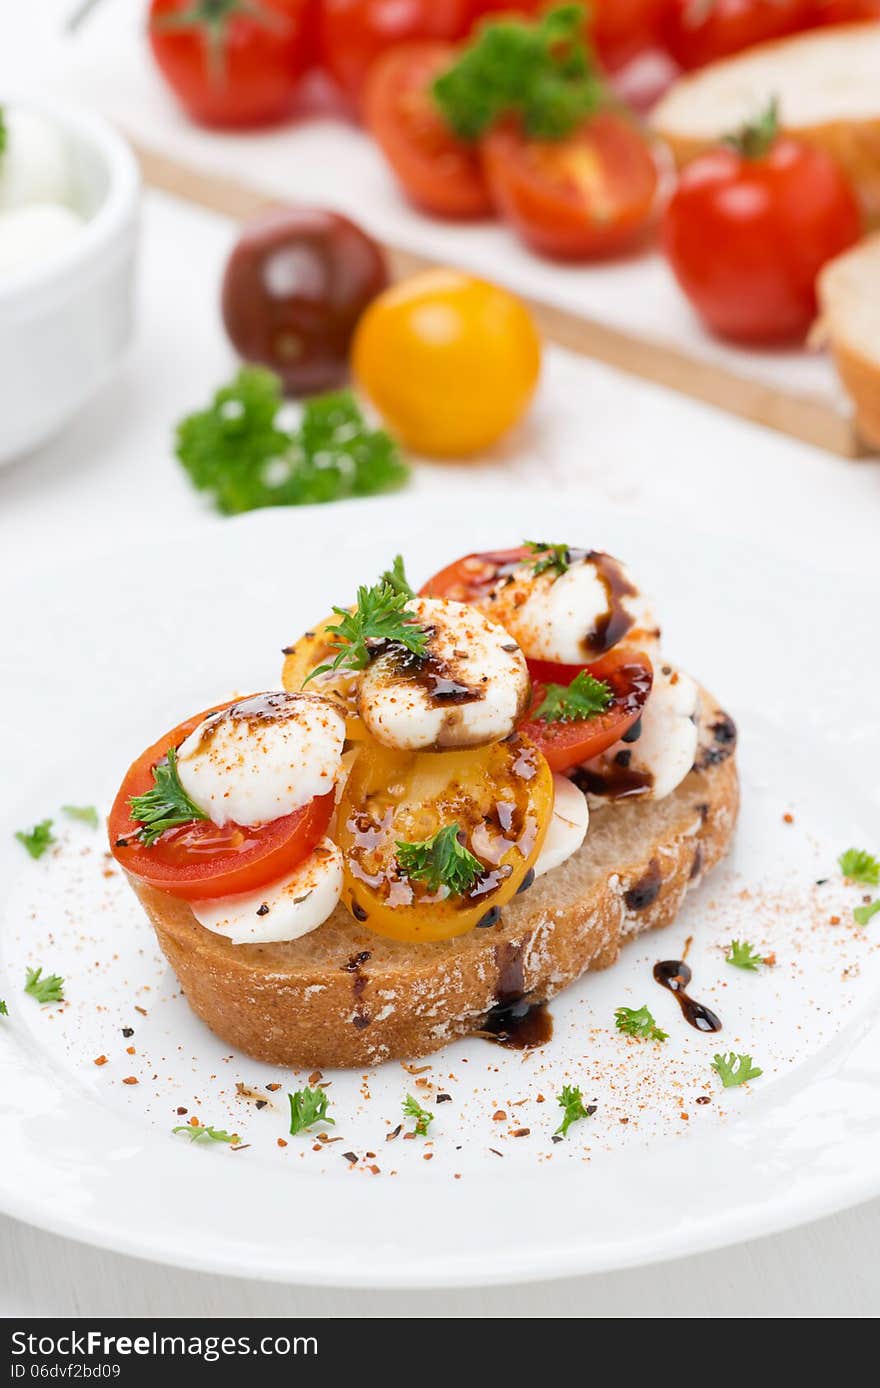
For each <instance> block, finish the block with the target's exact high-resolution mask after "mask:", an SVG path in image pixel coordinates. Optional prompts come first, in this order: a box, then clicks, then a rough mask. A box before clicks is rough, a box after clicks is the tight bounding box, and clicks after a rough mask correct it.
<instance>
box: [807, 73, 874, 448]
mask: <svg viewBox="0 0 880 1388" xmlns="http://www.w3.org/2000/svg"><path fill="white" fill-rule="evenodd" d="M877 81H878V83H880V70H878V74H877ZM816 289H817V292H818V295H819V308H820V311H821V315H822V317H821V334H822V336H823V337H827V338H828V340H829V342H830V344H831V351H832V353H833V355H834V361H835V364H836V366H837V370H838V372H839V373H840V379H841V380H842V381H843V384H844V386H845V387H846V389H847V391H848V392H849V394H850V395H851V396H852V399H853V402H854V404H855V407H856V421H857V423H858V428H859V433H860V434H861V435H862V437H863V438H864V440H865V442H866V443H869V444H871V445H872V446H873V447H874V448H880V234H877V235H875V236H869V237H867V238H866V240H864V241H862V242H861V243H860V244H859V245H858V246H854V247H853V248H852V250H850V251H845V252H844V254H843V255H839V256H836V257H835V259H834V260H831V261H829V262H828V264H827V265H826V266H825V267H824V269H823V270H822V272H821V274H820V275H819V278H818V280H817V282H816Z"/></svg>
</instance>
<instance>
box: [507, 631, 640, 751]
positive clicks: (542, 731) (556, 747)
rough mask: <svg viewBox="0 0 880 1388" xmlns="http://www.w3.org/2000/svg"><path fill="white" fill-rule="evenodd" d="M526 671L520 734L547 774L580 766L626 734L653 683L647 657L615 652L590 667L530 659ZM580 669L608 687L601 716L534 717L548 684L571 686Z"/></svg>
mask: <svg viewBox="0 0 880 1388" xmlns="http://www.w3.org/2000/svg"><path fill="white" fill-rule="evenodd" d="M528 666H529V673H530V674H531V676H532V703H531V707H530V709H529V712H528V713H527V714H526V717H525V718H524V720H523V722H522V723H521V724H520V725H519V731H520V732H521V733H523V734H524V735H525V736H526V737H527V738H528V739H529V741H530V742H534V744H535V746H536V747H537V748H538V749H539V750H540V751H541V752H543V754H544V756H545V758H546V760H547V762H548V764H549V766H550V769H551V771H568V770H569V768H570V767H572V766H580V764H581V762H585V761H589V760H590V759H591V758H592V757H597V756H598V755H599V753H600V752H604V751H605V749H606V748H607V747H610V746H611V744H612V743H613V742H617V741H619V739H620V738H621V737H623V735H624V733H627V732H629V730H630V728H631V727H632V726H633V724H634V723H636V722H637V721H638V719H639V718H640V717H641V714H642V710H643V709H644V707H645V704H646V703H647V699H648V695H649V694H650V692H651V684H652V682H653V678H654V672H653V669H652V667H651V662H650V660H649V659H648V657H647V656H646V655H645V654H643V653H642V652H641V651H633V650H629V649H620V648H619V647H618V648H616V649H615V650H613V651H609V652H608V654H607V655H604V656H602V659H601V660H595V661H593V663H592V664H591V665H553V664H551V663H550V662H549V661H546V660H530V661H528ZM581 670H586V671H587V673H588V674H590V675H592V676H593V678H594V679H597V680H604V681H605V683H606V684H608V685H609V686H610V688H611V693H612V699H611V703H610V704H609V705H608V707H607V708H606V709H605V710H604V712H603V713H597V714H596V715H595V716H594V717H593V718H578V719H575V720H573V721H572V722H570V723H562V722H559V723H548V722H546V721H545V720H544V719H543V718H536V717H535V716H534V715H535V711H536V710H537V709H538V708H539V707H540V705H541V703H542V702H543V699H544V695H545V693H546V691H547V685H548V684H562V685H569V684H571V682H572V680H573V679H574V678H575V676H576V675H578V674H580V672H581Z"/></svg>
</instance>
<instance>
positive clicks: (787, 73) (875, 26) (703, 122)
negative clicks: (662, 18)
mask: <svg viewBox="0 0 880 1388" xmlns="http://www.w3.org/2000/svg"><path fill="white" fill-rule="evenodd" d="M772 97H776V98H777V100H778V102H779V112H780V121H781V125H782V128H783V130H785V131H787V132H788V133H789V134H792V135H797V136H799V137H800V138H801V139H804V140H806V141H808V142H810V143H811V144H814V145H818V146H819V147H820V148H822V149H824V150H826V151H827V152H828V153H829V154H831V155H832V156H833V157H834V158H835V159H836V160H837V161H838V163H839V164H841V166H842V167H843V168H844V169H845V170H846V172H847V173H848V174H849V175H850V177H851V178H852V180H853V183H854V184H855V187H856V191H857V192H858V194H859V197H860V200H861V203H862V206H863V208H864V210H865V213H866V216H867V217H868V219H869V221H871V222H875V223H876V222H880V22H877V21H872V22H869V23H866V24H843V25H839V26H835V27H833V28H828V29H816V30H811V31H810V32H808V33H805V34H797V35H795V36H794V37H792V38H785V39H774V40H773V41H772V42H770V43H762V44H759V45H757V46H756V47H755V48H749V49H747V50H746V51H745V52H744V53H738V54H736V55H735V56H734V57H732V58H725V59H723V60H721V61H720V62H716V63H710V64H709V66H708V67H705V68H702V69H701V70H700V71H699V72H696V73H693V74H691V75H689V76H687V77H682V78H681V79H680V80H679V81H677V82H675V83H673V85H672V87H670V89H669V91H668V92H667V93H666V95H665V96H664V97H663V98H662V99H661V100H660V101H659V102H658V104H657V106H656V107H655V108H654V111H653V114H652V116H651V122H652V124H653V126H654V128H655V129H656V130H657V131H658V133H659V134H660V135H661V136H662V137H663V139H664V140H665V141H666V142H667V144H669V145H670V147H671V149H672V152H673V154H674V156H675V159H676V162H677V163H678V164H679V166H681V165H683V164H687V163H688V162H689V161H690V160H691V159H693V158H695V156H696V155H698V154H701V153H702V152H703V150H705V149H707V148H708V147H709V146H711V145H713V144H716V143H717V141H718V140H719V139H720V138H721V137H722V136H723V135H726V134H729V133H730V132H731V131H732V130H735V129H736V128H737V127H738V126H740V125H742V124H743V122H745V121H747V120H753V119H754V118H755V116H756V115H757V114H758V113H759V112H760V111H761V110H762V109H763V108H765V107H766V105H767V103H768V102H769V101H770V99H771V98H772Z"/></svg>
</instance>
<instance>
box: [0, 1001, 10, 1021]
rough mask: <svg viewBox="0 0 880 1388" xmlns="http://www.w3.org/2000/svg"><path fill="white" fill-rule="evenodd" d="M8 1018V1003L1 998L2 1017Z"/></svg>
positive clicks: (0, 1012)
mask: <svg viewBox="0 0 880 1388" xmlns="http://www.w3.org/2000/svg"><path fill="white" fill-rule="evenodd" d="M8 1016H9V1008H8V1007H7V1006H6V1003H5V1002H4V1001H3V999H2V998H0V1017H8Z"/></svg>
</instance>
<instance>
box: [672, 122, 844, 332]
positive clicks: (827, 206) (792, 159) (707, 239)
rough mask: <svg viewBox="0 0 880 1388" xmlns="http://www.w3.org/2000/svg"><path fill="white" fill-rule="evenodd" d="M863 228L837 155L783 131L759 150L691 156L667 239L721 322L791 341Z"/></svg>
mask: <svg viewBox="0 0 880 1388" xmlns="http://www.w3.org/2000/svg"><path fill="white" fill-rule="evenodd" d="M861 231H862V218H861V214H860V212H859V207H858V203H857V201H856V197H855V194H854V192H853V190H852V188H851V186H850V184H849V183H848V182H847V180H846V178H845V176H844V174H843V173H842V172H841V170H840V169H839V168H838V167H837V165H836V164H835V163H834V162H833V161H832V159H831V158H830V157H829V156H828V155H827V154H825V153H824V152H823V151H821V150H818V149H814V148H811V147H809V146H808V145H804V144H801V143H800V142H799V141H796V140H792V139H787V138H784V137H782V138H777V139H776V140H775V141H774V143H773V144H772V145H771V147H770V149H769V151H768V152H767V153H766V154H763V155H760V156H758V157H755V158H746V157H745V156H744V155H742V154H739V153H737V152H736V151H735V150H733V149H717V150H713V151H710V152H709V153H707V154H705V155H702V156H700V157H699V158H697V159H695V160H694V161H693V163H692V164H689V165H688V166H687V168H686V169H685V170H684V172H683V173H682V175H681V179H680V182H679V185H678V188H677V190H676V192H675V194H674V195H673V197H672V199H671V201H670V203H669V206H668V208H667V210H666V216H665V220H664V223H663V247H664V250H665V252H666V255H667V257H668V259H669V262H670V264H671V266H672V268H673V270H674V272H675V275H676V278H677V279H678V282H679V284H680V285H681V287H682V289H683V290H684V292H685V294H686V295H687V296H688V298H689V299H690V301H691V303H692V304H693V306H694V308H695V309H696V311H697V313H699V315H700V316H701V317H702V318H703V320H704V321H705V322H706V324H707V325H708V327H709V328H711V329H712V330H713V331H714V332H716V333H719V334H721V335H722V336H724V337H730V338H733V339H736V340H740V341H743V342H755V343H771V342H786V341H795V340H797V339H800V338H803V336H804V334H805V333H806V332H807V330H808V328H809V327H810V325H811V324H812V322H813V320H814V318H815V316H816V293H815V282H816V276H817V274H818V272H819V270H820V269H821V268H822V266H823V265H824V264H825V262H826V261H827V260H830V259H831V258H832V256H835V255H838V254H839V252H841V251H844V250H846V248H847V247H848V246H851V245H852V244H853V242H855V241H857V240H858V238H859V236H860V235H861Z"/></svg>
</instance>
